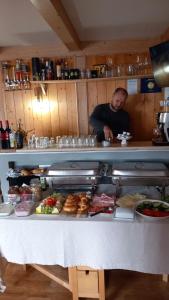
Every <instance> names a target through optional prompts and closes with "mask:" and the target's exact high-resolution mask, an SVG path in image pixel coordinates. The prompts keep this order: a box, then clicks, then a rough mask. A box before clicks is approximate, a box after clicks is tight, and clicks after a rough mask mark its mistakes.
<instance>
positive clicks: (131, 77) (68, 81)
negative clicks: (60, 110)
mask: <svg viewBox="0 0 169 300" xmlns="http://www.w3.org/2000/svg"><path fill="white" fill-rule="evenodd" d="M147 77H153V74H146V75H132V76H127V75H125V76H118V77H102V78H90V79H76V80H75V79H68V80H44V81H40V80H37V81H33V80H31V81H30V82H31V84H39V83H50V84H51V83H55V84H56V83H58V84H59V83H78V82H91V81H102V80H103V81H107V80H122V79H126V80H127V79H139V78H147Z"/></svg>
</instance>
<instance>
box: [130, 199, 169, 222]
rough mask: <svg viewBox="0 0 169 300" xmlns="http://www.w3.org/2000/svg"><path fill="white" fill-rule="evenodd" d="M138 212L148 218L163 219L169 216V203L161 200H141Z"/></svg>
mask: <svg viewBox="0 0 169 300" xmlns="http://www.w3.org/2000/svg"><path fill="white" fill-rule="evenodd" d="M135 211H136V213H137V214H139V215H140V216H142V217H145V218H148V219H163V218H168V217H169V204H168V203H165V202H163V201H160V200H144V201H140V202H139V203H138V205H137V206H136V209H135Z"/></svg>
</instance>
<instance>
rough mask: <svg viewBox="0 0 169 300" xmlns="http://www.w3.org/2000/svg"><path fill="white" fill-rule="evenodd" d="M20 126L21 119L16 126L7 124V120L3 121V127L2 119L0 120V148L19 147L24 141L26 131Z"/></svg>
mask: <svg viewBox="0 0 169 300" xmlns="http://www.w3.org/2000/svg"><path fill="white" fill-rule="evenodd" d="M33 130H34V129H32V130H29V131H27V132H26V131H25V130H24V129H23V128H22V124H21V119H19V120H18V122H17V128H16V129H14V128H13V124H12V123H11V126H9V121H8V120H6V121H5V126H4V127H3V123H2V121H0V149H21V148H23V145H24V143H25V140H26V137H27V134H28V132H31V131H33Z"/></svg>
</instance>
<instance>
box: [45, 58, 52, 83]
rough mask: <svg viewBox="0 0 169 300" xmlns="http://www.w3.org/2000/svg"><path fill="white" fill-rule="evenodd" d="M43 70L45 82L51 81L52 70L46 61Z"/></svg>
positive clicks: (49, 63)
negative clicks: (44, 71)
mask: <svg viewBox="0 0 169 300" xmlns="http://www.w3.org/2000/svg"><path fill="white" fill-rule="evenodd" d="M45 70H46V79H47V80H52V77H53V76H52V75H53V74H52V68H51V62H50V60H46V63H45Z"/></svg>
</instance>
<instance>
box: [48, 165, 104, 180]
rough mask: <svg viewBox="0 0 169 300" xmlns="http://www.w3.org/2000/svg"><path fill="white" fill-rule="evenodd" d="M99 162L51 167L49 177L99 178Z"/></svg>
mask: <svg viewBox="0 0 169 300" xmlns="http://www.w3.org/2000/svg"><path fill="white" fill-rule="evenodd" d="M99 172H100V163H99V162H63V163H56V164H53V165H52V166H51V167H49V169H48V172H47V175H48V176H62V177H64V176H98V175H99Z"/></svg>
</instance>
